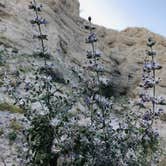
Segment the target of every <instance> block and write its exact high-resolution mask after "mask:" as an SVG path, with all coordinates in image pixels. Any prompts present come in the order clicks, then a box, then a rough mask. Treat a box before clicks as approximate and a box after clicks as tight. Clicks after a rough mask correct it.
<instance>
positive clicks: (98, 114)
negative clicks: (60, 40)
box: [0, 0, 166, 166]
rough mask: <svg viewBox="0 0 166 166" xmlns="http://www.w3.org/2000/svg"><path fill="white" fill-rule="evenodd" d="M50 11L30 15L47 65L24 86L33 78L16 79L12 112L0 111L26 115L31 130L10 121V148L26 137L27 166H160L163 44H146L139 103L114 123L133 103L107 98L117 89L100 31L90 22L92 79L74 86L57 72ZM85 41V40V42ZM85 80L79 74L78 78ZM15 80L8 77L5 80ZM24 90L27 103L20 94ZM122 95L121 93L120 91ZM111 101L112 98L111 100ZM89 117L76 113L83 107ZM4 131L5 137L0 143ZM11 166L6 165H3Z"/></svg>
mask: <svg viewBox="0 0 166 166" xmlns="http://www.w3.org/2000/svg"><path fill="white" fill-rule="evenodd" d="M43 8H44V6H43V5H42V4H39V3H38V2H37V1H36V0H33V1H32V2H31V3H30V4H29V9H30V10H31V12H32V13H33V14H34V16H33V18H32V19H31V18H29V19H30V24H32V26H33V28H35V30H36V33H35V34H32V37H33V39H34V40H35V42H36V43H38V45H39V48H36V50H34V53H33V57H34V58H40V60H41V62H42V63H39V64H38V65H36V64H34V65H33V71H32V72H33V74H32V78H31V80H30V81H26V80H25V79H24V75H26V73H25V72H24V68H23V72H22V73H21V74H19V73H17V77H16V80H17V81H19V84H17V86H15V87H14V88H13V84H11V81H8V82H5V83H3V85H5V87H6V89H7V93H8V94H9V95H10V96H11V97H12V99H13V101H14V102H13V104H8V103H1V104H0V110H7V111H9V112H12V113H22V114H24V117H25V119H26V120H27V123H28V126H27V127H26V128H25V129H23V126H22V125H20V124H19V123H18V122H17V121H11V123H10V127H11V129H12V131H11V132H10V133H9V134H8V138H9V141H10V143H12V142H14V141H15V140H16V139H17V133H18V131H19V132H20V131H22V132H23V134H24V138H25V139H24V141H25V143H26V150H25V151H24V154H22V156H21V157H22V162H23V163H22V164H23V165H27V166H150V165H157V164H158V162H159V160H160V156H161V155H162V150H161V148H160V146H159V145H160V139H159V133H158V131H157V130H155V129H154V128H153V124H154V122H155V120H156V119H158V118H159V117H160V115H161V114H162V112H163V109H162V108H160V107H159V106H158V105H165V104H166V102H165V100H164V98H162V97H160V96H157V93H156V87H157V85H158V84H159V82H160V78H157V72H158V70H160V69H162V66H161V65H160V64H159V63H157V61H156V56H157V53H156V52H155V51H154V50H153V46H154V45H155V44H156V42H155V40H153V38H151V37H150V38H148V39H147V51H146V56H145V57H144V64H143V66H142V73H143V74H142V83H141V84H140V87H141V88H142V90H141V91H140V95H139V97H140V100H139V101H138V102H136V103H134V104H133V105H130V106H128V107H127V109H126V110H125V111H124V112H123V113H122V114H121V115H120V118H119V119H118V121H116V122H114V120H113V118H112V116H113V113H114V112H113V105H115V104H117V102H118V101H119V102H120V99H122V100H123V101H124V102H125V103H128V102H129V99H128V98H127V97H126V98H125V99H124V98H123V97H119V100H117V101H116V102H115V103H114V100H113V98H112V97H111V94H110V95H105V91H104V90H103V87H105V86H107V85H109V84H110V80H109V79H107V80H105V79H104V75H105V70H104V66H103V65H102V62H101V59H102V56H103V55H102V54H101V53H100V52H99V51H98V48H97V44H96V43H97V42H98V38H97V34H96V27H95V26H94V25H93V23H92V18H91V17H89V18H88V21H87V22H86V25H85V26H84V27H85V30H86V31H87V38H86V39H85V43H86V44H87V45H88V46H89V50H87V52H85V57H86V58H87V66H86V72H87V73H88V79H84V78H82V75H81V76H80V77H79V78H80V84H79V86H75V87H74V88H73V86H72V85H71V84H70V81H69V80H65V79H64V78H63V77H62V75H61V74H60V72H57V71H55V69H54V68H53V67H54V64H53V63H52V62H51V61H50V58H51V56H52V55H51V54H49V51H48V49H47V41H48V36H47V34H45V33H44V32H45V31H44V29H45V28H47V24H49V22H48V21H47V20H46V19H45V18H43V17H42V14H41V13H42V11H43ZM83 40H84V39H83ZM78 74H79V73H78ZM7 79H10V78H8V76H7V74H6V75H5V80H7ZM19 88H21V89H23V90H24V93H23V95H20V93H18V91H17V89H19ZM117 88H118V87H117ZM107 93H108V92H107ZM80 103H81V105H82V106H83V107H84V110H83V111H82V110H79V109H78V108H77V107H76V106H77V105H78V104H80ZM2 134H3V130H2V129H0V136H1V135H2ZM4 164H5V160H4Z"/></svg>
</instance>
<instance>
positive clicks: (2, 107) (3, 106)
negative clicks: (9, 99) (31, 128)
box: [0, 103, 24, 113]
mask: <svg viewBox="0 0 166 166" xmlns="http://www.w3.org/2000/svg"><path fill="white" fill-rule="evenodd" d="M0 111H9V112H11V113H24V110H23V109H22V108H20V107H18V106H15V105H12V104H9V103H0Z"/></svg>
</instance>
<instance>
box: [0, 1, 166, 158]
mask: <svg viewBox="0 0 166 166" xmlns="http://www.w3.org/2000/svg"><path fill="white" fill-rule="evenodd" d="M30 1H31V0H1V1H0V50H2V51H5V52H6V54H7V55H9V54H10V55H14V57H15V55H16V54H18V55H21V58H20V57H15V58H14V59H13V57H12V58H11V57H10V59H8V60H9V61H10V65H7V66H5V68H7V69H9V70H11V72H14V71H15V70H17V69H18V68H20V67H22V68H24V69H25V68H26V70H29V68H28V65H29V64H28V61H26V62H25V61H23V60H24V56H23V55H27V54H28V55H32V54H33V53H34V50H36V48H38V47H39V45H38V44H36V43H37V42H36V41H35V40H34V39H33V37H32V36H33V34H35V33H36V29H35V28H34V27H33V26H32V25H31V24H30V22H29V21H30V20H31V19H32V18H33V17H34V15H33V13H32V11H30V10H29V9H28V5H29V3H30ZM40 2H41V3H42V4H43V10H44V11H43V13H42V15H43V17H45V18H46V20H47V21H48V25H46V29H43V30H44V31H46V33H47V34H48V42H47V47H48V51H49V52H50V54H51V55H52V57H53V59H54V60H55V62H56V65H57V68H60V71H61V72H62V73H63V75H64V79H65V80H70V81H71V82H74V83H76V82H77V78H76V76H75V75H74V72H77V71H78V70H79V71H83V73H84V71H85V69H86V64H87V59H86V50H87V49H88V46H87V45H86V44H85V42H84V41H85V37H86V35H87V31H86V30H85V29H84V25H86V24H87V21H86V20H84V19H82V18H80V16H79V2H78V0H40ZM97 36H98V37H99V42H98V44H97V47H98V49H99V51H100V52H101V53H102V63H103V65H104V68H105V73H106V74H105V76H106V77H107V78H108V79H110V81H111V83H110V85H111V87H108V88H109V90H110V94H109V95H110V96H112V95H113V96H114V95H115V96H119V95H128V96H129V97H132V98H136V96H137V94H138V90H139V87H138V85H139V83H140V78H141V72H142V69H141V68H142V64H143V60H144V56H145V50H146V49H147V47H146V41H147V38H148V37H149V36H151V37H153V38H154V39H155V40H156V41H157V44H156V48H155V49H156V51H157V52H158V56H157V60H158V61H159V62H160V63H161V65H162V66H163V69H162V70H161V72H160V73H159V75H160V77H161V79H162V81H161V83H160V85H159V88H158V93H160V94H161V95H162V96H165V97H166V74H165V70H166V38H165V37H162V36H160V35H158V34H155V33H152V32H150V31H148V30H147V29H145V28H127V29H125V30H123V31H120V32H119V31H116V30H112V29H107V28H105V27H101V26H97ZM59 62H60V63H59ZM66 68H68V69H69V68H70V69H71V71H68V70H67V71H66V70H65V69H66ZM3 72H4V66H3V67H1V68H0V74H3ZM76 74H77V75H78V73H76ZM85 76H86V75H85ZM106 88H107V87H106ZM5 116H9V115H5ZM3 121H4V119H3ZM6 123H7V125H8V122H6ZM158 125H159V126H160V127H161V133H162V135H163V136H164V135H165V131H164V130H165V127H164V126H165V123H163V122H161V123H160V124H158ZM6 146H7V145H6ZM4 151H5V150H4ZM7 155H9V154H7Z"/></svg>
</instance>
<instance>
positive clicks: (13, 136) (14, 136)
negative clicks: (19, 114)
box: [8, 131, 17, 143]
mask: <svg viewBox="0 0 166 166" xmlns="http://www.w3.org/2000/svg"><path fill="white" fill-rule="evenodd" d="M8 138H9V142H10V143H12V142H14V141H15V140H16V138H17V133H16V132H15V131H11V132H10V133H9V134H8Z"/></svg>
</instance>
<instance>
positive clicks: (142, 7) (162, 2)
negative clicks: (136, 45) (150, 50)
mask: <svg viewBox="0 0 166 166" xmlns="http://www.w3.org/2000/svg"><path fill="white" fill-rule="evenodd" d="M79 1H80V12H81V13H80V15H81V17H84V18H87V17H88V16H89V15H90V16H92V18H93V22H94V23H95V24H99V25H103V26H106V27H108V28H112V29H117V30H123V29H125V28H127V27H145V28H148V29H149V30H151V31H153V32H155V33H158V34H161V35H164V36H166V0H79Z"/></svg>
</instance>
